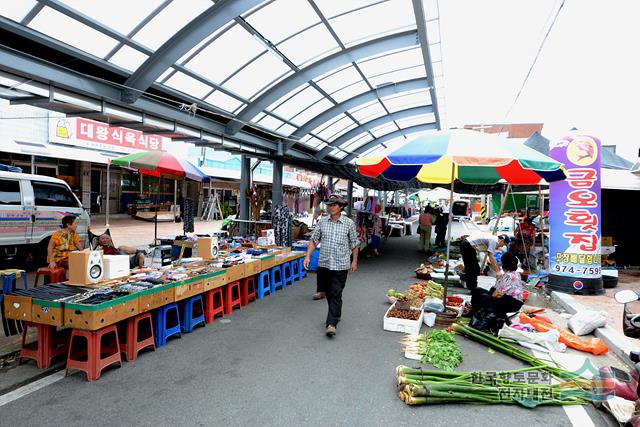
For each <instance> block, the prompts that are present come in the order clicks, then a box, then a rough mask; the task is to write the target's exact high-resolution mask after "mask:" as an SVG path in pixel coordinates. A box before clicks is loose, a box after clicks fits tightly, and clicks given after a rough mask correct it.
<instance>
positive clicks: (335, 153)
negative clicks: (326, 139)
mask: <svg viewBox="0 0 640 427" xmlns="http://www.w3.org/2000/svg"><path fill="white" fill-rule="evenodd" d="M347 154H349V153H346V152H344V151H342V150H338V149H337V148H336V149H335V150H333V151H332V152H331V153H329V155H330V156H333V157H335V158H336V159H344V158H345V157H346V156H347Z"/></svg>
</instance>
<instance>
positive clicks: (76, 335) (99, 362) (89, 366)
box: [64, 325, 122, 381]
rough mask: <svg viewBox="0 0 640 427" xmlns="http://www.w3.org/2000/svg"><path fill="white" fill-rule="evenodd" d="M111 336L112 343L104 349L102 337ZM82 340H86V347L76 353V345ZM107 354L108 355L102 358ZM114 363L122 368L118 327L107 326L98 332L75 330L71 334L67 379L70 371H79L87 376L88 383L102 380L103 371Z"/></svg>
mask: <svg viewBox="0 0 640 427" xmlns="http://www.w3.org/2000/svg"><path fill="white" fill-rule="evenodd" d="M110 334H113V337H112V338H113V339H112V341H111V342H109V343H108V344H107V345H105V346H104V347H103V346H102V337H104V336H107V335H110ZM80 338H84V340H85V343H86V347H84V346H81V351H79V352H74V343H75V342H78V341H79V339H80ZM105 353H106V354H107V355H106V356H104V357H102V355H103V354H105ZM114 363H119V364H120V367H122V358H121V357H120V343H119V341H118V328H116V325H110V326H105V327H104V328H102V329H99V330H97V331H83V330H80V329H74V330H73V331H72V332H71V340H70V342H69V353H68V354H67V369H66V370H65V372H64V376H65V377H66V376H67V375H68V374H69V370H71V369H77V370H79V371H83V372H85V373H86V374H87V380H88V381H93V380H97V379H98V378H100V375H101V374H102V370H103V369H104V368H106V367H107V366H110V365H112V364H114Z"/></svg>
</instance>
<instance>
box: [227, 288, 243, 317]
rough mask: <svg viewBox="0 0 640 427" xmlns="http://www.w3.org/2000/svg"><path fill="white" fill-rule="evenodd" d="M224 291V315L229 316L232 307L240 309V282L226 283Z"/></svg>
mask: <svg viewBox="0 0 640 427" xmlns="http://www.w3.org/2000/svg"><path fill="white" fill-rule="evenodd" d="M225 289H226V293H225V297H224V314H231V313H232V312H233V307H238V308H242V291H241V290H240V282H239V281H238V282H233V283H228V284H227V285H226V286H225ZM234 291H235V293H234ZM234 294H235V296H234Z"/></svg>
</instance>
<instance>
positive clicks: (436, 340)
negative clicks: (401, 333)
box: [402, 329, 462, 371]
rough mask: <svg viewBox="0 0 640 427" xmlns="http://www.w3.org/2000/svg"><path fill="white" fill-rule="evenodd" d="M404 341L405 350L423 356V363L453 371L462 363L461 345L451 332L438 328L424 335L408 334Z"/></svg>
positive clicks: (421, 360)
mask: <svg viewBox="0 0 640 427" xmlns="http://www.w3.org/2000/svg"><path fill="white" fill-rule="evenodd" d="M402 343H403V345H404V351H405V352H410V353H414V354H419V355H421V356H422V358H421V359H420V362H421V363H424V364H431V365H433V366H435V367H436V368H440V369H444V370H445V371H453V370H454V369H455V368H457V367H458V366H459V365H460V364H461V363H462V353H461V352H460V346H459V345H458V343H457V342H456V340H455V338H454V335H453V334H452V333H451V332H447V331H445V330H441V329H436V330H433V331H431V332H429V333H427V334H424V335H406V336H405V339H404V341H403V342H402Z"/></svg>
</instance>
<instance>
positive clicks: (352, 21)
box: [318, 0, 416, 46]
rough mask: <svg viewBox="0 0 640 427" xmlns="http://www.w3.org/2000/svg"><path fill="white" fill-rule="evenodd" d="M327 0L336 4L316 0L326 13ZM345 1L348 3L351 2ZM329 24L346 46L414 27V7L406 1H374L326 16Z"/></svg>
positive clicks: (324, 0)
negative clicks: (354, 8)
mask: <svg viewBox="0 0 640 427" xmlns="http://www.w3.org/2000/svg"><path fill="white" fill-rule="evenodd" d="M329 2H332V3H337V2H335V0H323V1H319V2H318V6H319V7H320V9H321V10H323V13H325V12H324V9H323V8H325V7H326V6H327V3H329ZM345 3H348V4H351V2H345ZM325 14H326V13H325ZM329 24H330V25H331V26H332V27H333V29H334V31H335V32H336V34H337V35H338V37H339V38H340V40H341V41H342V42H343V43H344V44H345V45H347V46H349V45H351V44H354V43H356V42H361V41H364V40H367V39H371V38H374V37H378V36H379V35H380V34H384V33H391V32H397V31H399V30H402V29H408V28H415V27H416V23H415V15H414V14H413V7H412V5H411V2H409V1H403V2H399V1H388V2H377V3H376V4H374V5H373V6H368V7H364V8H361V9H356V10H354V11H353V12H350V13H346V14H343V15H339V16H335V17H331V15H329Z"/></svg>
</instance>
